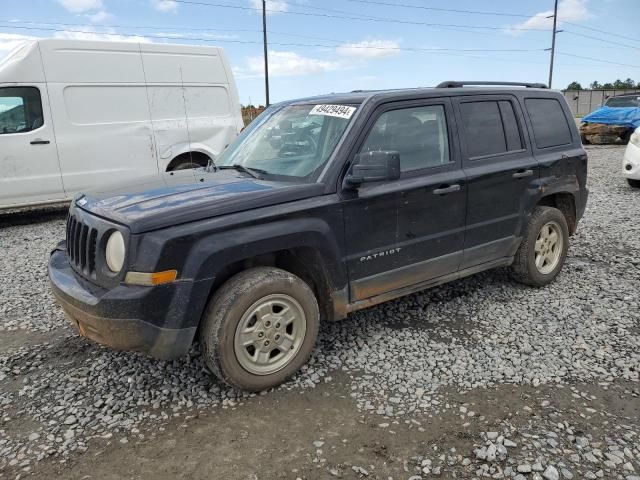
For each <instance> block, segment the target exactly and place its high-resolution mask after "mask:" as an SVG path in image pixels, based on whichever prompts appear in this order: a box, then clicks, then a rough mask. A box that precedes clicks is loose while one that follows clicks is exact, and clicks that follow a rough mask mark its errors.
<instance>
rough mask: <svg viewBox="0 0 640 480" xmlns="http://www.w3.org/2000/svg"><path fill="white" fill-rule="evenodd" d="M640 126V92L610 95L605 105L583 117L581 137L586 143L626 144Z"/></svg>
mask: <svg viewBox="0 0 640 480" xmlns="http://www.w3.org/2000/svg"><path fill="white" fill-rule="evenodd" d="M638 126H640V93H627V94H623V95H617V96H615V97H609V98H608V99H607V101H606V102H605V103H604V105H603V106H601V107H600V108H598V109H596V110H594V111H593V112H591V113H590V114H589V115H587V116H585V117H583V119H582V125H580V137H581V139H582V143H584V144H589V143H592V144H596V145H598V144H609V143H613V144H625V143H627V142H628V141H629V138H630V137H631V133H632V132H633V131H634V129H635V128H636V127H638Z"/></svg>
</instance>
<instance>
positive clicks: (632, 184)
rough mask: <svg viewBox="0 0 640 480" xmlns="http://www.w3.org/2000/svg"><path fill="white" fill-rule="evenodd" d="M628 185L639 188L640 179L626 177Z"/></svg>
mask: <svg viewBox="0 0 640 480" xmlns="http://www.w3.org/2000/svg"><path fill="white" fill-rule="evenodd" d="M627 182H629V186H630V187H633V188H640V180H634V179H633V178H627Z"/></svg>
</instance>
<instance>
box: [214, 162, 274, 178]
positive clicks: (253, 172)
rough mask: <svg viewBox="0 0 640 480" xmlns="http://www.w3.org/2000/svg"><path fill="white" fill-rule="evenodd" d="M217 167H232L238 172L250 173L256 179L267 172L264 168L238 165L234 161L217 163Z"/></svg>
mask: <svg viewBox="0 0 640 480" xmlns="http://www.w3.org/2000/svg"><path fill="white" fill-rule="evenodd" d="M218 168H219V169H220V170H230V169H233V170H236V171H238V172H242V173H246V174H247V175H251V176H252V177H253V178H257V179H260V175H266V174H267V173H269V172H267V171H266V170H262V169H260V168H252V167H245V166H244V165H240V164H239V163H234V164H233V165H218Z"/></svg>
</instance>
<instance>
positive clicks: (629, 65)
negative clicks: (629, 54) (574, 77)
mask: <svg viewBox="0 0 640 480" xmlns="http://www.w3.org/2000/svg"><path fill="white" fill-rule="evenodd" d="M558 55H564V56H565V57H575V58H581V59H583V60H593V61H595V62H600V63H608V64H610V65H620V66H622V67H632V68H640V65H631V64H629V63H619V62H611V61H609V60H602V59H600V58H594V57H585V56H583V55H576V54H573V53H565V52H558Z"/></svg>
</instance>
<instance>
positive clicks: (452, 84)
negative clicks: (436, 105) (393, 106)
mask: <svg viewBox="0 0 640 480" xmlns="http://www.w3.org/2000/svg"><path fill="white" fill-rule="evenodd" d="M476 85H490V86H500V85H508V86H513V87H526V88H547V86H546V85H545V84H544V83H525V82H474V81H465V82H460V81H455V80H448V81H446V82H441V83H439V84H438V85H436V88H460V87H465V86H476Z"/></svg>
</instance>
